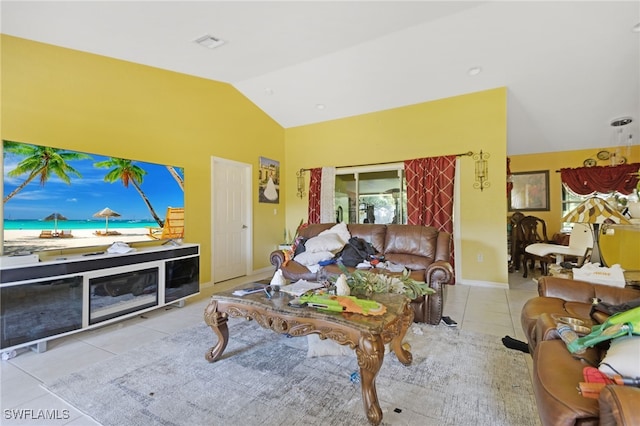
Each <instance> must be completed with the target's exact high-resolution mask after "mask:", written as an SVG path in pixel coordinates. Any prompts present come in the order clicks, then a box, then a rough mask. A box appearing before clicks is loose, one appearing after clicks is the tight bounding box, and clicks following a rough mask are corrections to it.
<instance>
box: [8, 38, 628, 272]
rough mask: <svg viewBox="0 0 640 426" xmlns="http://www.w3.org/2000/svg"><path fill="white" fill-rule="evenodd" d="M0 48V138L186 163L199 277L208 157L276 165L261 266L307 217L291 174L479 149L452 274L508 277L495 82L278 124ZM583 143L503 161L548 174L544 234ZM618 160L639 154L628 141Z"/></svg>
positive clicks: (221, 88) (169, 77)
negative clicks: (397, 104)
mask: <svg viewBox="0 0 640 426" xmlns="http://www.w3.org/2000/svg"><path fill="white" fill-rule="evenodd" d="M1 48H2V50H1V55H2V70H1V72H2V74H1V77H2V95H1V96H2V105H1V106H2V111H1V117H0V118H1V123H2V125H3V126H2V129H1V134H2V138H3V139H9V140H17V141H23V142H32V143H37V144H43V145H50V146H54V147H59V148H66V149H72V150H78V151H88V152H94V153H97V154H102V155H108V156H120V157H125V158H132V159H140V160H144V161H149V162H157V163H167V164H174V165H177V166H182V167H184V169H185V176H186V191H185V207H186V212H187V213H186V221H187V226H186V238H185V240H186V241H188V242H197V243H200V244H201V248H202V281H203V282H208V281H210V279H211V262H210V257H211V248H210V238H211V227H210V222H211V219H210V217H211V209H210V203H211V197H210V191H211V188H210V159H211V156H217V157H222V158H227V159H231V160H235V161H240V162H245V163H249V164H252V165H253V177H254V179H253V181H254V182H257V177H258V176H257V173H258V158H259V156H264V157H268V158H272V159H274V160H279V161H280V162H281V171H282V173H283V175H282V177H281V199H280V204H279V205H278V206H274V205H272V204H262V203H258V202H257V198H258V196H257V191H258V188H257V185H254V194H253V200H254V202H253V213H254V219H253V229H254V234H253V237H254V247H253V259H254V265H253V267H254V269H255V270H258V269H261V268H267V267H269V259H268V257H269V256H268V255H269V253H270V252H271V250H272V249H273V248H274V247H275V245H276V244H277V243H279V242H281V241H282V234H283V230H284V229H285V227H286V228H288V229H290V230H292V231H293V230H294V229H295V228H296V226H297V225H298V223H299V222H300V219H303V218H304V219H305V220H306V216H307V212H306V209H307V203H306V199H305V200H301V199H299V198H297V197H296V185H295V183H296V175H295V173H296V170H298V169H300V168H312V167H321V166H327V165H332V166H349V165H359V164H368V163H377V162H390V161H402V160H405V159H410V158H419V157H429V156H438V155H449V154H457V153H462V152H466V151H469V150H471V151H475V152H477V151H479V150H480V149H482V150H483V151H485V152H488V153H490V155H491V158H490V159H489V173H490V177H489V180H490V182H491V184H492V186H491V187H490V188H488V189H486V190H484V191H482V192H481V191H479V190H477V189H474V188H473V187H472V184H473V169H474V164H473V160H472V159H471V158H469V157H461V160H460V165H461V173H460V179H461V183H460V189H461V196H460V199H459V200H458V201H459V205H460V206H461V211H460V217H459V218H456V220H457V223H459V225H460V229H461V236H462V241H461V245H460V246H459V247H457V259H458V261H459V263H460V264H461V265H463V268H462V274H461V277H458V281H459V282H468V283H474V282H480V283H499V284H506V282H507V271H506V265H507V252H506V222H505V212H506V211H507V200H506V197H505V189H504V181H505V167H504V163H505V157H506V96H507V90H506V89H505V88H499V89H493V90H488V91H484V92H478V93H472V94H468V95H463V96H457V97H452V98H448V99H442V100H438V101H434V102H426V103H421V104H417V105H411V106H406V107H401V108H395V109H392V110H387V111H380V112H375V113H371V114H364V115H360V116H355V117H349V118H344V119H340V120H333V121H329V122H324V123H319V124H314V125H309V126H301V127H297V128H292V129H286V130H285V129H283V128H282V127H281V126H279V125H278V124H277V123H275V122H274V121H273V120H272V119H270V118H269V117H268V116H267V115H265V114H264V113H263V112H262V111H261V110H260V109H259V108H257V107H256V106H255V105H254V104H252V103H251V102H250V101H249V100H248V99H246V98H245V97H244V96H243V95H242V94H240V93H239V92H238V91H237V90H235V89H234V88H233V87H232V86H230V85H228V84H225V83H220V82H215V81H210V80H205V79H200V78H196V77H192V76H187V75H183V74H178V73H173V72H170V71H164V70H160V69H155V68H151V67H146V66H143V65H138V64H133V63H129V62H124V61H119V60H116V59H111V58H105V57H101V56H97V55H91V54H87V53H82V52H78V51H73V50H69V49H64V48H59V47H55V46H50V45H45V44H41V43H36V42H32V41H27V40H23V39H19V38H15V37H10V36H6V35H2V45H1ZM605 148H606V147H605ZM593 151H594V150H588V151H572V152H564V153H553V154H536V155H523V156H514V157H512V162H511V169H512V171H514V172H517V171H531V170H544V169H548V170H550V171H551V173H550V187H551V209H552V210H551V211H550V212H540V213H539V216H541V217H542V218H543V219H545V220H546V221H547V223H548V224H549V228H550V229H551V230H555V229H557V228H558V227H559V219H560V218H559V216H560V213H559V209H560V183H559V176H558V174H557V173H555V170H557V169H559V168H561V167H577V166H580V165H581V164H582V161H583V160H584V159H585V158H587V157H593V155H594V154H595V152H593ZM285 160H286V161H285ZM629 161H632V162H638V161H640V150H639V149H637V147H635V149H634V151H633V153H632V155H631V156H630V158H629ZM307 182H308V174H307ZM274 207H277V214H276V215H274V213H273V212H274V210H273V208H274ZM285 210H286V211H285ZM285 213H286V222H285ZM536 214H537V215H538V213H536ZM479 254H482V258H483V261H482V262H479V261H478V255H479Z"/></svg>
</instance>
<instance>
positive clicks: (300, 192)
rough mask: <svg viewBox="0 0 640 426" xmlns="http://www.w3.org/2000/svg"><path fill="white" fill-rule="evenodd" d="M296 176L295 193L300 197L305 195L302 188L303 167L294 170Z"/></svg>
mask: <svg viewBox="0 0 640 426" xmlns="http://www.w3.org/2000/svg"><path fill="white" fill-rule="evenodd" d="M296 178H297V183H298V186H297V190H298V192H297V195H298V197H300V198H304V196H305V190H304V169H300V170H298V171H297V172H296Z"/></svg>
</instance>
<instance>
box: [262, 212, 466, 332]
mask: <svg viewBox="0 0 640 426" xmlns="http://www.w3.org/2000/svg"><path fill="white" fill-rule="evenodd" d="M334 225H335V223H322V224H312V225H309V226H308V227H307V228H304V229H302V230H301V231H300V234H299V235H300V236H301V237H304V238H311V237H315V236H316V235H318V234H319V233H320V232H322V231H324V230H327V229H329V228H331V227H332V226H334ZM347 229H348V230H349V233H350V234H351V236H352V237H359V238H362V239H364V240H365V241H367V242H369V243H371V244H372V245H373V247H374V248H375V249H376V250H377V251H378V253H380V254H382V255H384V257H385V260H387V261H390V262H392V263H395V264H400V265H404V266H405V268H407V269H408V270H409V271H411V277H412V278H413V279H415V280H416V281H423V282H426V283H427V284H428V285H429V287H431V288H432V289H434V290H435V291H436V293H435V294H433V295H430V296H428V297H426V298H425V297H424V296H421V297H418V298H417V299H414V300H413V301H412V302H411V306H412V308H413V310H414V314H415V315H414V321H415V322H427V323H429V324H438V323H439V322H440V318H441V317H442V307H443V304H444V291H445V290H444V285H446V284H449V283H450V282H451V280H452V277H453V270H452V267H451V265H450V264H449V253H450V246H451V235H450V234H449V233H447V232H440V231H438V230H437V229H436V228H434V227H432V226H419V225H379V224H348V225H347ZM271 264H272V265H273V266H275V268H276V270H277V269H280V270H282V275H283V276H284V277H285V278H286V279H289V280H292V281H297V280H299V279H304V280H311V281H313V280H315V279H317V274H316V273H314V272H311V271H310V270H309V269H308V268H307V267H306V266H304V265H302V264H300V263H298V262H296V261H295V260H290V261H288V262H287V263H286V264H285V256H284V253H283V252H282V251H280V250H278V251H274V252H273V253H271ZM348 269H351V270H353V269H354V268H348ZM375 271H376V272H381V271H382V270H380V269H375ZM323 273H325V274H327V275H328V276H330V275H339V274H341V273H342V272H341V271H340V268H339V267H338V266H337V265H328V266H325V267H324V268H323Z"/></svg>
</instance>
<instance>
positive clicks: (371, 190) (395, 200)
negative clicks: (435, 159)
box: [335, 164, 407, 224]
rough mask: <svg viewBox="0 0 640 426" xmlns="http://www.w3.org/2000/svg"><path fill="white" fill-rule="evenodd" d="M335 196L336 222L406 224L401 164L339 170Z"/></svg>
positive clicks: (404, 192)
mask: <svg viewBox="0 0 640 426" xmlns="http://www.w3.org/2000/svg"><path fill="white" fill-rule="evenodd" d="M335 195H336V204H335V205H336V221H338V222H347V223H379V224H388V223H399V224H404V223H406V222H407V213H406V211H407V209H406V191H405V183H404V173H403V167H402V164H399V165H385V166H384V167H383V168H381V167H379V166H378V167H371V166H370V167H366V166H365V167H359V168H348V169H347V168H345V169H342V170H340V169H339V170H337V171H336V194H335Z"/></svg>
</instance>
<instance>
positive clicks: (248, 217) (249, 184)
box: [210, 156, 253, 285]
mask: <svg viewBox="0 0 640 426" xmlns="http://www.w3.org/2000/svg"><path fill="white" fill-rule="evenodd" d="M220 163H224V164H229V165H235V166H239V167H242V168H243V169H244V174H245V179H246V184H245V187H244V188H243V191H244V201H245V205H246V209H245V217H244V222H245V223H246V226H247V231H246V232H245V246H246V248H247V253H246V259H245V276H246V275H250V274H251V272H252V270H253V220H252V219H253V203H252V202H251V200H252V194H253V180H252V177H253V166H252V165H251V164H249V163H242V162H240V161H234V160H229V159H226V158H222V157H215V156H211V194H210V203H211V240H210V244H211V245H210V247H211V259H210V262H211V282H212V283H213V284H214V285H215V283H216V282H215V271H214V268H215V256H216V253H214V247H215V245H214V237H215V234H216V232H215V231H216V230H215V215H216V206H215V205H214V200H215V196H214V194H215V190H216V181H215V172H214V171H215V167H216V164H220Z"/></svg>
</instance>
